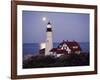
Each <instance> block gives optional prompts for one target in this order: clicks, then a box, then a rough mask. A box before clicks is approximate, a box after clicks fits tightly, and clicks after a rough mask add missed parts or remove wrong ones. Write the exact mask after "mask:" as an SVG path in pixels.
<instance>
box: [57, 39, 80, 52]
mask: <svg viewBox="0 0 100 80" xmlns="http://www.w3.org/2000/svg"><path fill="white" fill-rule="evenodd" d="M63 44H66V45H67V46H68V47H69V48H70V49H71V50H72V51H81V50H82V49H81V48H80V45H79V44H78V42H76V41H75V40H73V41H68V40H67V41H63V42H62V43H60V44H59V45H58V48H59V47H60V46H62V45H63ZM75 46H77V48H73V47H75Z"/></svg>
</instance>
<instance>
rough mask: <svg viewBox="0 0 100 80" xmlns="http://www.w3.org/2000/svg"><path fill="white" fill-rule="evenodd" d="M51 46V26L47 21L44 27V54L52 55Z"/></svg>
mask: <svg viewBox="0 0 100 80" xmlns="http://www.w3.org/2000/svg"><path fill="white" fill-rule="evenodd" d="M52 48H53V40H52V26H51V23H50V22H48V23H47V29H46V48H45V55H52V52H50V50H51V49H52Z"/></svg>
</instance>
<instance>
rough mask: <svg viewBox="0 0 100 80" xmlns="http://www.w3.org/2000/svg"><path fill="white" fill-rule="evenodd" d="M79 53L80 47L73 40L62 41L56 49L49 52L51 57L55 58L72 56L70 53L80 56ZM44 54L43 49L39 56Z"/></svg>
mask: <svg viewBox="0 0 100 80" xmlns="http://www.w3.org/2000/svg"><path fill="white" fill-rule="evenodd" d="M81 51H82V49H81V47H80V45H79V44H78V42H76V41H75V40H73V41H68V40H67V41H65V40H63V41H62V42H61V43H60V44H59V45H58V46H57V48H52V49H51V50H50V52H51V53H52V55H54V56H56V57H60V56H61V55H66V54H72V53H73V54H80V52H81ZM44 52H45V48H44V49H41V50H40V54H44Z"/></svg>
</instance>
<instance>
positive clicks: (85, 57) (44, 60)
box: [23, 53, 89, 68]
mask: <svg viewBox="0 0 100 80" xmlns="http://www.w3.org/2000/svg"><path fill="white" fill-rule="evenodd" d="M85 65H89V54H88V53H81V54H74V53H72V54H67V55H62V56H60V57H58V58H57V57H54V56H44V55H37V56H32V57H30V58H29V59H27V60H24V61H23V68H43V67H64V66H85Z"/></svg>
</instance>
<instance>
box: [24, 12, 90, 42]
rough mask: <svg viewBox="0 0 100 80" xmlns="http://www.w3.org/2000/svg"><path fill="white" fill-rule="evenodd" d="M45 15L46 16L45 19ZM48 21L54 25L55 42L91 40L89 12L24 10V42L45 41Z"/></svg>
mask: <svg viewBox="0 0 100 80" xmlns="http://www.w3.org/2000/svg"><path fill="white" fill-rule="evenodd" d="M43 17H45V18H46V20H45V19H44V20H45V21H44V20H43ZM48 21H50V22H51V25H52V30H53V42H61V41H63V40H76V41H78V42H89V14H86V13H84V14H83V13H64V12H63V13H62V12H38V11H37V12H36V11H23V12H22V28H23V29H22V30H23V31H22V35H23V43H41V42H45V40H46V26H47V23H48Z"/></svg>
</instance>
